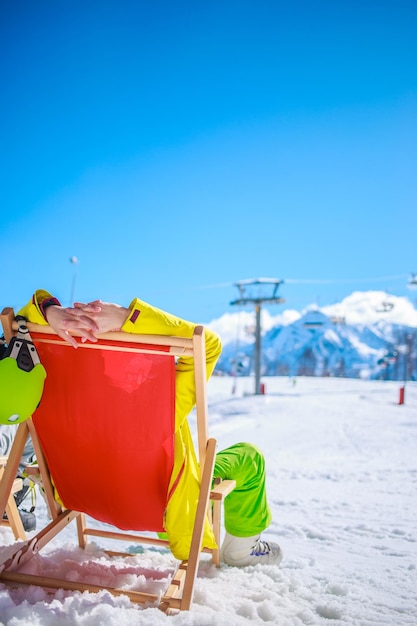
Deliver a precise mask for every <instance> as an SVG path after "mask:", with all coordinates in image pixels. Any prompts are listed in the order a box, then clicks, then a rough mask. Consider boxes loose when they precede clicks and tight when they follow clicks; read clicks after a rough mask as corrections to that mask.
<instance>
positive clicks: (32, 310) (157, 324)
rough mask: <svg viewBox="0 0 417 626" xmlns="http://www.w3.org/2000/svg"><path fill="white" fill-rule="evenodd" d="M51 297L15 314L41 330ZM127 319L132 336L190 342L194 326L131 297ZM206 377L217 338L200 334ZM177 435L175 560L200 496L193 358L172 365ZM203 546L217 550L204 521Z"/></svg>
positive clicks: (171, 517) (171, 532)
mask: <svg viewBox="0 0 417 626" xmlns="http://www.w3.org/2000/svg"><path fill="white" fill-rule="evenodd" d="M49 298H51V294H50V293H49V292H48V291H45V290H43V289H39V290H37V291H36V293H35V294H34V295H33V296H32V299H31V301H30V302H29V303H28V304H27V305H26V306H25V307H23V309H21V310H20V311H19V315H23V316H25V317H26V318H27V320H28V321H30V322H34V323H37V324H43V325H46V324H47V322H46V321H45V318H44V316H43V313H42V311H41V309H40V305H41V303H42V302H43V301H44V300H47V299H49ZM129 309H130V314H129V316H128V318H127V320H126V321H125V323H124V325H123V327H122V330H124V331H125V332H128V333H136V334H158V335H178V336H181V337H191V336H192V334H193V332H194V328H195V326H196V324H193V323H192V322H187V321H185V320H183V319H180V318H178V317H175V316H174V315H171V314H170V313H166V312H165V311H162V310H160V309H158V308H156V307H153V306H151V305H150V304H147V303H146V302H143V301H142V300H139V299H138V298H135V299H134V300H132V302H131V303H130V306H129ZM205 343H206V365H207V378H209V377H210V376H211V374H212V372H213V370H214V367H215V365H216V362H217V359H218V358H219V355H220V352H221V343H220V339H219V337H218V336H217V335H216V334H215V333H214V332H212V331H210V330H208V329H206V330H205ZM175 400H176V413H175V420H176V431H175V454H174V468H173V472H172V477H171V482H170V487H169V490H170V491H171V487H172V486H173V485H175V483H176V482H177V481H178V484H177V486H176V488H175V491H174V493H173V495H172V496H171V498H170V500H169V502H168V505H167V510H166V516H165V528H166V532H167V535H168V540H169V544H170V548H171V551H172V553H173V555H174V556H175V557H176V558H177V559H181V560H182V559H187V558H188V556H189V551H190V546H191V538H192V532H193V524H194V517H195V511H196V507H197V500H198V496H199V468H198V462H197V458H196V454H195V450H194V444H193V440H192V437H191V433H190V428H189V425H188V421H187V416H188V415H189V413H190V411H191V410H192V408H193V407H194V405H195V401H196V397H195V384H194V369H193V359H192V358H191V357H180V358H179V359H178V362H177V366H176V398H175ZM203 547H207V548H216V543H215V540H214V535H213V532H212V530H211V527H210V524H209V523H208V520H207V521H206V525H205V530H204V537H203Z"/></svg>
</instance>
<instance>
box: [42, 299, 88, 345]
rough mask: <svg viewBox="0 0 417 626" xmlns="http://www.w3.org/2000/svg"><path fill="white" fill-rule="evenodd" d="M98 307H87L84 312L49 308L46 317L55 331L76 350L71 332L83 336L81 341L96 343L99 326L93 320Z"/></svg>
mask: <svg viewBox="0 0 417 626" xmlns="http://www.w3.org/2000/svg"><path fill="white" fill-rule="evenodd" d="M95 309H96V307H94V306H91V307H88V306H86V307H85V308H84V309H83V310H81V309H78V308H75V307H74V308H72V307H68V308H66V307H62V306H58V305H56V306H49V307H48V308H47V309H46V312H45V317H46V321H47V322H48V324H49V325H50V326H51V327H52V328H53V329H54V331H55V332H56V334H57V335H58V336H59V337H62V339H64V340H65V341H66V342H68V343H69V344H70V345H71V346H74V348H77V347H78V344H77V341H76V339H75V338H74V337H73V336H72V335H71V334H70V331H74V332H77V333H79V334H80V335H81V341H82V342H85V341H87V340H89V341H93V342H96V341H97V338H96V336H95V335H96V334H97V332H98V325H97V324H96V322H95V321H94V320H93V319H92V317H91V315H92V314H93V313H94V311H95Z"/></svg>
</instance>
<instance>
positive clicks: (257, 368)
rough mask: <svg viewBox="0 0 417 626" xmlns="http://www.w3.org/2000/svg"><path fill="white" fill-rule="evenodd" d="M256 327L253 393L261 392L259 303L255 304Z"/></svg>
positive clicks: (258, 393)
mask: <svg viewBox="0 0 417 626" xmlns="http://www.w3.org/2000/svg"><path fill="white" fill-rule="evenodd" d="M255 313H256V329H255V395H257V396H259V395H260V394H261V354H262V346H261V343H262V338H261V305H260V304H256V306H255Z"/></svg>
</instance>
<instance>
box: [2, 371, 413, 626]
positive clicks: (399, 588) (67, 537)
mask: <svg viewBox="0 0 417 626" xmlns="http://www.w3.org/2000/svg"><path fill="white" fill-rule="evenodd" d="M264 382H265V384H266V394H265V395H262V396H255V395H253V386H254V381H253V379H250V378H239V379H237V380H235V381H233V380H232V379H231V378H228V377H214V378H212V380H211V381H210V383H209V389H208V392H209V406H210V435H211V436H214V437H216V438H217V440H218V445H219V447H220V448H221V447H226V446H228V445H230V444H232V443H235V442H237V441H242V440H247V441H251V442H253V443H255V444H257V445H258V446H259V447H260V448H261V449H262V450H263V452H264V454H265V457H266V462H267V477H268V493H269V498H270V505H271V508H272V512H273V522H272V524H271V526H270V528H269V529H268V530H267V531H266V532H265V533H264V538H266V539H270V540H272V541H276V542H278V543H279V544H280V545H281V547H282V549H283V552H284V559H283V561H282V562H281V565H280V566H279V567H278V566H260V565H258V566H255V567H253V566H252V567H245V568H242V569H238V568H234V567H227V566H225V565H222V567H221V568H220V569H216V568H215V567H213V566H212V565H211V563H210V561H209V560H208V558H207V557H206V555H204V556H203V558H202V563H201V566H200V569H199V575H198V578H197V581H196V585H195V594H194V601H193V604H192V607H191V610H190V611H189V612H182V613H180V614H178V615H175V616H166V615H165V614H164V613H162V612H161V611H160V610H159V609H158V608H155V607H148V608H143V607H142V606H140V605H134V604H132V603H131V602H130V601H129V600H128V599H127V597H126V596H120V597H113V596H112V595H110V594H109V593H108V592H107V591H102V592H100V593H98V594H91V593H79V592H75V593H70V592H63V591H56V592H47V591H46V590H43V589H35V588H25V587H21V588H9V587H6V586H5V585H0V623H1V624H2V626H3V625H4V626H6V625H7V626H29V625H30V626H57V625H58V624H59V625H60V626H98V625H101V624H103V625H106V626H113V625H114V626H116V625H117V626H121V625H122V624H123V626H129V625H132V626H133V624H134V625H135V626H157V625H158V624H170V623H171V624H174V625H176V626H178V625H180V626H191V625H192V626H194V625H195V626H197V625H198V626H211V625H212V626H239V625H245V624H278V625H280V626H302V625H304V624H305V625H309V626H310V625H324V624H325V625H330V624H332V625H334V626H345V625H352V626H353V625H354V626H386V625H389V626H405V625H408V626H411V625H413V626H415V625H416V624H417V599H416V590H417V573H416V568H417V528H416V510H417V495H416V494H417V489H416V487H417V437H416V435H417V411H416V409H417V383H414V382H412V383H407V384H406V390H405V404H402V405H400V404H398V400H399V383H395V382H390V381H370V380H350V379H337V378H298V379H297V380H295V379H291V378H284V377H281V378H267V379H265V381H264ZM232 392H234V393H232ZM191 423H192V424H193V423H194V416H193V415H192V416H191ZM102 479H103V478H102V477H101V478H98V480H102ZM131 480H132V497H134V488H135V484H136V477H133V476H132V477H131ZM36 513H37V516H38V527H40V526H41V524H42V522H44V521H46V512H45V508H44V506H43V500H42V498H40V497H38V499H37V508H36ZM73 526H74V527H73ZM12 542H13V537H12V533H11V531H10V530H9V529H7V528H6V527H2V528H1V529H0V545H1V546H2V547H1V549H2V550H4V549H7V545H8V544H11V543H12ZM118 548H120V546H118ZM130 551H131V552H132V556H129V557H128V558H127V559H125V560H122V559H121V558H116V557H115V558H114V559H113V561H112V567H111V569H110V571H109V572H107V573H106V572H105V570H104V556H103V553H102V552H101V550H100V548H99V547H98V546H97V544H94V543H92V544H91V545H90V546H89V548H88V549H87V550H86V552H83V551H81V550H80V549H79V548H77V547H76V530H75V525H74V524H71V525H70V526H68V527H67V528H66V530H65V532H64V533H63V536H62V537H61V538H60V539H55V540H54V543H53V544H52V545H51V546H50V547H48V548H45V549H44V550H43V551H42V552H41V554H40V555H38V556H36V557H35V559H33V560H32V563H31V564H30V565H29V564H26V565H25V570H26V571H30V572H33V573H38V572H39V571H40V567H41V564H42V567H43V569H44V571H45V570H46V572H51V571H54V572H60V573H65V575H67V576H68V577H70V578H72V579H74V580H88V581H90V582H94V583H97V584H100V583H110V584H113V585H114V584H117V585H125V587H126V588H135V589H141V588H143V586H144V585H145V579H144V576H143V575H141V573H142V574H143V573H144V572H148V571H150V570H156V571H157V573H155V574H154V576H153V581H152V583H151V587H152V589H151V590H152V591H153V590H154V589H155V588H158V585H159V584H160V583H161V579H166V578H167V577H168V576H170V575H171V571H172V567H173V566H174V564H175V562H174V561H173V559H172V557H171V556H170V555H169V553H168V552H166V551H163V550H162V551H160V550H159V551H158V550H155V549H150V548H149V547H148V548H145V549H144V550H143V551H141V550H139V549H138V548H137V547H136V546H130Z"/></svg>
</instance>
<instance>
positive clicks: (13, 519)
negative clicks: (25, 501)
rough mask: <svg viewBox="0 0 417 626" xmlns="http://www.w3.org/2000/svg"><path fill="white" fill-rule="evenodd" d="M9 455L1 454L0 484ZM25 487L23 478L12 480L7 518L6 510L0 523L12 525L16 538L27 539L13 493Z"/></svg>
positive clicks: (6, 506)
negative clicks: (5, 517) (4, 516)
mask: <svg viewBox="0 0 417 626" xmlns="http://www.w3.org/2000/svg"><path fill="white" fill-rule="evenodd" d="M7 461H8V456H6V455H4V456H0V484H1V481H2V478H3V474H4V468H5V466H6V464H7ZM22 487H23V480H22V479H21V478H15V479H14V481H13V482H12V486H11V489H10V492H9V497H8V498H7V503H6V505H5V510H6V515H7V519H4V518H3V514H4V511H3V512H2V514H1V519H0V523H1V525H2V526H10V528H11V529H12V532H13V534H14V537H15V539H26V532H25V529H24V528H23V523H22V520H21V517H20V515H19V511H18V508H17V506H16V502H15V499H14V496H13V494H15V493H16V492H17V491H20V489H22Z"/></svg>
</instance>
